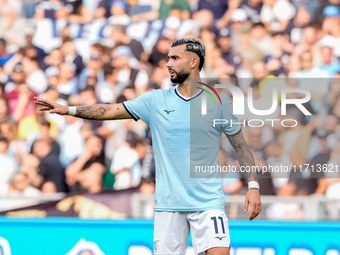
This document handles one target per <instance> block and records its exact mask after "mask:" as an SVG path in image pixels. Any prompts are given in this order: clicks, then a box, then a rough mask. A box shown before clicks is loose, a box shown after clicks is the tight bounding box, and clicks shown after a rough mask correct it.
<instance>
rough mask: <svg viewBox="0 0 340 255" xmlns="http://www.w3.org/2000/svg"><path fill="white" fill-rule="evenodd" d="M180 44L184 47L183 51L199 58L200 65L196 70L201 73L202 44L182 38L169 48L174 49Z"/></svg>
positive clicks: (203, 53)
mask: <svg viewBox="0 0 340 255" xmlns="http://www.w3.org/2000/svg"><path fill="white" fill-rule="evenodd" d="M182 44H185V46H186V49H185V51H191V52H194V53H196V54H197V55H198V56H199V58H200V64H199V66H198V70H200V71H201V70H202V67H203V64H204V59H205V46H204V45H203V43H201V41H199V40H196V39H195V38H182V39H178V40H176V41H174V42H173V43H172V44H171V47H175V46H178V45H182Z"/></svg>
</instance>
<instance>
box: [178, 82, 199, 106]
mask: <svg viewBox="0 0 340 255" xmlns="http://www.w3.org/2000/svg"><path fill="white" fill-rule="evenodd" d="M175 93H176V95H177V96H179V97H180V98H181V99H183V100H184V101H186V102H187V101H190V100H191V99H194V98H196V97H198V96H199V95H201V94H202V93H203V90H201V91H198V92H197V93H196V94H195V95H193V96H192V97H184V96H182V95H181V93H179V91H178V85H176V87H175Z"/></svg>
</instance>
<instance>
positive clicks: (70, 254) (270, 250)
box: [0, 218, 340, 255]
mask: <svg viewBox="0 0 340 255" xmlns="http://www.w3.org/2000/svg"><path fill="white" fill-rule="evenodd" d="M229 228H230V233H231V246H232V250H231V254H232V255H245V254H253V255H287V254H289V255H338V254H339V250H340V244H339V241H338V237H337V236H338V233H339V232H340V224H339V223H334V224H328V223H325V222H318V223H316V222H313V223H299V222H286V223H283V222H271V223H269V222H263V221H257V222H249V221H230V222H229ZM245 233H247V237H246V238H245ZM190 239H191V238H190ZM152 240H153V221H151V220H110V221H107V220H80V219H73V218H72V219H70V218H64V219H61V218H48V219H16V218H9V219H8V218H0V250H1V251H2V255H10V254H12V255H20V254H35V255H46V254H49V255H60V254H67V255H88V254H91V255H102V254H128V255H152V247H153V243H152ZM316 240H317V241H316ZM192 254H194V253H193V248H192V247H191V241H190V242H189V247H188V249H187V255H192Z"/></svg>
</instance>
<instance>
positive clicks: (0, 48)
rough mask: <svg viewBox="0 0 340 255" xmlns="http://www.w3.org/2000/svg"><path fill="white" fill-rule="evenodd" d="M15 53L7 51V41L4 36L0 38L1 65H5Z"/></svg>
mask: <svg viewBox="0 0 340 255" xmlns="http://www.w3.org/2000/svg"><path fill="white" fill-rule="evenodd" d="M13 55H14V54H10V53H8V52H7V42H6V41H5V40H4V39H3V38H0V65H2V66H4V65H5V64H6V62H7V61H8V60H10V59H11V57H13Z"/></svg>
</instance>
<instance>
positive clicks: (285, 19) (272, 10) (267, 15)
mask: <svg viewBox="0 0 340 255" xmlns="http://www.w3.org/2000/svg"><path fill="white" fill-rule="evenodd" d="M263 4H264V5H263V7H262V9H261V14H260V18H261V21H262V22H263V23H264V24H265V25H266V27H267V28H268V29H271V30H273V31H275V32H283V31H284V30H285V29H286V28H287V25H288V23H289V21H290V20H291V19H292V18H293V17H294V15H295V13H296V10H295V8H294V6H293V5H292V4H291V3H290V2H289V1H286V0H265V1H263Z"/></svg>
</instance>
